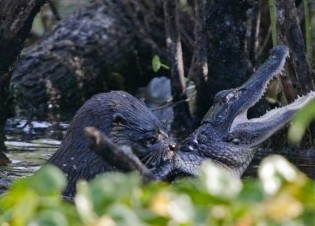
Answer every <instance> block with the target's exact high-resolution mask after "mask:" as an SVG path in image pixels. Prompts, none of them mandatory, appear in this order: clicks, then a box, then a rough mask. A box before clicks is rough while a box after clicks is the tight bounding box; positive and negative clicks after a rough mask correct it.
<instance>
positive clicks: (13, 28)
mask: <svg viewBox="0 0 315 226" xmlns="http://www.w3.org/2000/svg"><path fill="white" fill-rule="evenodd" d="M44 3H45V1H44V0H12V1H6V0H0V21H1V23H0V165H1V164H5V163H7V162H8V161H9V160H8V158H7V157H6V156H5V155H4V153H3V151H4V150H6V148H5V145H4V140H5V135H4V131H3V130H4V124H5V122H6V120H7V117H8V114H9V109H10V101H9V99H8V95H9V93H8V87H9V81H10V77H11V72H12V69H13V67H14V66H13V64H14V63H15V61H16V59H17V57H18V55H19V54H20V52H21V50H22V47H23V43H24V40H25V39H26V37H27V35H28V34H29V32H30V29H31V26H32V23H33V19H34V17H35V15H36V14H37V13H38V12H39V10H40V7H41V6H42V5H43V4H44Z"/></svg>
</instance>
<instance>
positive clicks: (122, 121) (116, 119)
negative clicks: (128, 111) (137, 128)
mask: <svg viewBox="0 0 315 226" xmlns="http://www.w3.org/2000/svg"><path fill="white" fill-rule="evenodd" d="M113 123H115V124H117V125H124V124H125V118H124V116H122V115H121V114H119V113H116V114H114V115H113Z"/></svg>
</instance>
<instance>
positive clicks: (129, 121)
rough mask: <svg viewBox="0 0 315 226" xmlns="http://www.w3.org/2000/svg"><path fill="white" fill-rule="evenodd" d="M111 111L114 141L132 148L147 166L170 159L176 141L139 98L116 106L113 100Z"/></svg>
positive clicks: (175, 146)
mask: <svg viewBox="0 0 315 226" xmlns="http://www.w3.org/2000/svg"><path fill="white" fill-rule="evenodd" d="M125 98H129V95H128V96H126V97H125ZM114 110H115V111H114V112H113V114H112V122H111V130H110V132H109V137H110V138H111V139H112V141H113V142H114V143H116V144H119V145H128V146H130V147H132V149H133V150H134V152H135V154H136V155H137V156H138V157H139V159H140V160H141V161H142V162H143V163H144V164H145V165H146V166H147V167H148V168H154V167H155V166H157V165H159V164H161V163H162V162H163V161H167V160H170V159H172V157H173V156H174V154H175V151H176V149H177V144H176V142H175V140H174V139H173V137H171V136H170V135H168V133H167V132H166V131H167V130H166V128H165V126H164V125H163V123H162V122H161V121H160V120H159V119H158V118H157V117H156V116H155V115H154V114H153V113H152V112H151V111H150V109H148V108H147V106H145V104H144V103H143V102H142V101H140V100H137V99H135V98H133V99H132V101H128V106H117V102H116V103H115V108H114Z"/></svg>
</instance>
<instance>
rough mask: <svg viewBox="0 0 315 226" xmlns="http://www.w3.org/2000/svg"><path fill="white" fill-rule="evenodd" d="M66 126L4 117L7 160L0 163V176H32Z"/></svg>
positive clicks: (59, 138)
mask: <svg viewBox="0 0 315 226" xmlns="http://www.w3.org/2000/svg"><path fill="white" fill-rule="evenodd" d="M67 127H68V123H59V124H57V125H56V124H52V123H49V122H45V121H40V122H39V121H32V122H29V123H28V122H26V121H25V120H17V119H10V120H8V122H7V124H6V127H5V130H6V134H7V141H6V142H5V144H6V146H7V148H8V152H7V153H6V155H7V156H8V158H9V159H10V160H11V163H9V164H8V165H7V166H0V178H1V179H5V180H9V181H11V180H13V179H15V178H19V177H24V176H28V175H32V174H33V173H34V172H35V171H36V170H38V169H39V167H40V166H41V165H42V164H44V163H45V162H46V160H47V159H48V158H49V157H50V156H51V155H52V154H53V153H54V152H55V151H56V150H57V148H58V146H59V144H60V141H61V139H62V134H64V133H65V131H66V129H67Z"/></svg>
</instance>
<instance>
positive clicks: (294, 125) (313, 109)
mask: <svg viewBox="0 0 315 226" xmlns="http://www.w3.org/2000/svg"><path fill="white" fill-rule="evenodd" d="M314 118H315V100H312V101H311V102H310V103H309V104H307V105H306V106H305V107H303V108H302V109H301V110H300V111H298V113H297V114H296V115H295V117H294V118H293V119H292V122H291V126H290V127H289V131H288V138H289V141H290V142H292V143H294V144H298V143H300V142H301V140H302V138H303V135H304V133H305V130H306V129H307V127H308V126H309V125H310V123H311V122H312V121H313V120H314Z"/></svg>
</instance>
